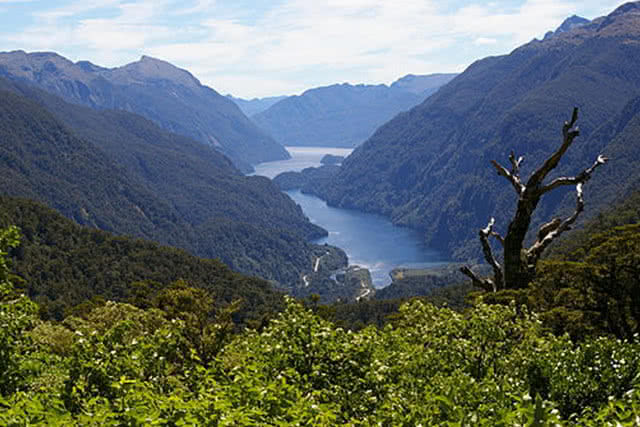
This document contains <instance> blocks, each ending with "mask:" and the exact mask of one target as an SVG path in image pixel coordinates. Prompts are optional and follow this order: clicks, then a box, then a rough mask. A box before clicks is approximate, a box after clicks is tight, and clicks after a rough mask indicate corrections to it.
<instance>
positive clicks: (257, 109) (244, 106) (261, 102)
mask: <svg viewBox="0 0 640 427" xmlns="http://www.w3.org/2000/svg"><path fill="white" fill-rule="evenodd" d="M227 98H229V99H230V100H232V101H233V102H235V103H236V105H237V106H238V107H239V108H240V109H241V110H242V112H243V113H244V114H246V115H247V116H248V117H251V116H253V115H254V114H258V113H261V112H263V111H264V110H266V109H267V108H269V107H271V106H272V105H273V104H275V103H276V102H279V101H282V100H283V99H285V98H287V96H284V95H283V96H267V97H265V98H253V99H242V98H236V97H234V96H233V95H227Z"/></svg>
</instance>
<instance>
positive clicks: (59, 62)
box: [0, 51, 289, 171]
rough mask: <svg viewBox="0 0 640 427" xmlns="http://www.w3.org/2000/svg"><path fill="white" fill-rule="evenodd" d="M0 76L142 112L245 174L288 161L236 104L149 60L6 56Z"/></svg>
mask: <svg viewBox="0 0 640 427" xmlns="http://www.w3.org/2000/svg"><path fill="white" fill-rule="evenodd" d="M0 76H3V77H6V78H9V79H12V80H17V81H22V82H28V83H30V84H33V85H35V86H37V87H39V88H41V89H44V90H46V91H48V92H51V93H53V94H56V95H58V96H60V97H62V98H63V99H65V100H66V101H68V102H71V103H75V104H80V105H85V106H88V107H91V108H95V109H100V110H105V109H117V110H126V111H130V112H134V113H138V114H140V115H142V116H144V117H146V118H148V119H149V120H152V121H153V122H154V123H156V124H157V125H159V126H160V127H162V128H164V129H166V130H168V131H171V132H174V133H177V134H179V135H183V136H187V137H190V138H193V139H195V140H196V141H200V142H202V143H205V144H207V145H211V146H213V147H215V148H217V149H219V150H220V151H221V152H223V153H224V154H225V155H227V156H228V157H229V158H231V159H232V161H233V162H234V164H235V165H236V166H237V167H238V168H240V169H241V170H243V171H251V170H252V167H251V165H253V164H257V163H260V162H265V161H271V160H282V159H287V158H288V157H289V154H288V153H287V151H286V150H285V149H284V148H283V147H282V146H280V145H279V144H278V143H276V142H275V141H274V140H273V139H272V138H271V137H270V136H269V135H267V134H266V133H265V132H263V131H261V130H260V129H258V128H257V127H256V126H255V125H254V124H253V122H251V121H250V120H249V119H248V118H247V117H246V116H245V115H244V114H243V113H242V112H241V111H240V109H239V108H238V107H237V106H236V105H235V104H234V103H233V102H232V101H231V100H229V99H227V98H226V97H224V96H222V95H220V94H218V93H217V92H216V91H215V90H213V89H211V88H209V87H207V86H204V85H202V84H201V83H200V82H199V81H198V80H197V79H196V78H195V77H194V76H193V75H192V74H191V73H189V72H188V71H186V70H182V69H180V68H177V67H175V66H173V65H171V64H169V63H168V62H165V61H161V60H159V59H155V58H151V57H149V56H143V57H142V58H141V59H140V60H139V61H137V62H133V63H131V64H128V65H125V66H122V67H117V68H104V67H100V66H97V65H94V64H92V63H90V62H88V61H79V62H76V63H74V62H72V61H70V60H68V59H66V58H64V57H62V56H60V55H58V54H56V53H50V52H35V53H25V52H23V51H14V52H3V53H0Z"/></svg>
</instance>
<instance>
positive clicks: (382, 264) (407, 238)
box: [255, 147, 443, 288]
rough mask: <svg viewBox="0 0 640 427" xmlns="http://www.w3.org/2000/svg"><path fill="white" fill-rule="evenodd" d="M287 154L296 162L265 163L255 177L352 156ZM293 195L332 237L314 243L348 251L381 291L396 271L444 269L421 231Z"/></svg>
mask: <svg viewBox="0 0 640 427" xmlns="http://www.w3.org/2000/svg"><path fill="white" fill-rule="evenodd" d="M286 148H287V150H288V151H289V153H290V154H291V157H292V158H291V159H289V160H281V161H276V162H267V163H261V164H259V165H257V166H256V167H255V169H256V172H255V174H256V175H262V176H267V177H269V178H273V177H275V176H276V175H278V174H279V173H282V172H286V171H300V170H302V169H304V168H307V167H312V166H319V165H320V159H321V158H322V156H324V155H325V154H333V155H341V156H346V155H348V154H349V153H350V152H351V150H350V149H343V148H328V147H286ZM287 194H288V195H289V196H290V197H291V198H292V199H293V200H294V201H295V202H296V203H298V204H299V205H300V206H301V207H302V210H303V211H304V213H305V214H306V215H307V216H308V217H309V219H310V220H311V222H313V223H315V224H318V225H319V226H321V227H323V228H324V229H326V230H327V231H329V236H328V237H326V238H323V239H320V240H317V241H315V242H314V243H319V244H324V243H328V244H330V245H334V246H338V247H340V248H342V249H344V251H345V252H346V253H347V255H348V256H349V263H350V264H352V265H360V266H362V267H366V268H368V269H369V271H371V277H372V279H373V284H374V285H375V286H376V287H378V288H379V287H384V286H386V285H388V284H389V283H390V282H391V278H390V276H389V273H390V272H391V270H392V269H393V268H395V267H409V268H427V267H434V266H437V265H440V264H442V261H443V260H442V259H441V257H440V256H439V254H438V253H437V252H436V251H434V250H431V249H429V248H427V247H425V246H424V244H422V242H421V239H420V236H419V233H418V232H417V231H415V230H411V229H408V228H405V227H399V226H396V225H393V224H392V223H391V221H389V220H388V219H386V218H384V217H382V216H379V215H373V214H369V213H363V212H360V211H356V210H352V209H341V208H334V207H330V206H328V205H327V203H326V202H325V201H323V200H321V199H319V198H317V197H315V196H311V195H308V194H302V193H301V192H300V191H299V190H293V191H288V192H287Z"/></svg>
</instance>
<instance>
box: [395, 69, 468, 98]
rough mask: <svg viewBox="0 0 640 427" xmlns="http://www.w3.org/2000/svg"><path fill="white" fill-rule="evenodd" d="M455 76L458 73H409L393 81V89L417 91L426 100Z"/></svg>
mask: <svg viewBox="0 0 640 427" xmlns="http://www.w3.org/2000/svg"><path fill="white" fill-rule="evenodd" d="M455 76H457V74H450V73H449V74H428V75H415V74H407V75H406V76H404V77H402V78H399V79H398V80H396V81H395V82H393V83H392V84H391V89H400V90H404V91H406V92H411V93H415V94H416V95H419V96H421V97H422V98H423V100H425V99H426V98H427V97H428V96H429V95H431V94H433V93H435V92H436V91H437V90H438V89H440V86H444V85H446V84H447V83H449V82H450V81H451V80H452V79H453V78H454V77H455Z"/></svg>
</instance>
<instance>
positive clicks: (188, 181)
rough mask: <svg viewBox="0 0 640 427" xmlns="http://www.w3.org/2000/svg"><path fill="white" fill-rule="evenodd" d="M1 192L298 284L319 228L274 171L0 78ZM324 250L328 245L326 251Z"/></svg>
mask: <svg viewBox="0 0 640 427" xmlns="http://www.w3.org/2000/svg"><path fill="white" fill-rule="evenodd" d="M0 95H1V96H0V142H1V143H0V194H5V195H10V196H16V197H26V198H30V199H34V200H38V201H41V202H44V203H46V204H48V205H49V206H50V207H53V208H55V209H56V210H58V211H59V212H61V213H62V214H64V215H65V216H67V217H68V218H71V219H73V220H75V221H76V222H78V223H80V224H83V225H88V226H92V227H96V228H99V229H102V230H105V231H111V232H115V233H117V234H126V235H131V236H135V237H143V238H147V239H150V240H155V241H157V242H160V243H163V244H168V245H172V246H177V247H180V248H184V249H187V250H189V251H190V252H191V253H193V254H196V255H199V256H202V257H206V258H219V259H221V260H222V261H224V262H225V263H226V264H227V265H229V266H230V267H232V268H233V269H235V270H236V271H241V272H245V273H248V274H252V275H258V276H261V277H264V278H267V279H270V280H272V281H275V282H277V283H278V285H279V286H280V287H281V288H283V289H286V290H290V291H293V290H295V289H296V286H298V285H301V284H302V283H301V277H302V274H303V272H305V271H310V270H312V264H313V260H314V253H315V252H314V251H316V246H315V245H311V244H309V243H307V241H308V240H309V239H311V238H314V237H320V236H323V235H325V234H326V231H324V230H322V229H321V228H319V227H317V226H315V225H313V224H311V223H310V222H309V220H308V219H307V218H306V217H305V215H304V214H303V213H302V210H301V209H300V207H299V206H297V205H296V204H295V203H294V202H293V201H292V200H291V199H290V198H289V197H288V196H287V195H285V194H283V193H281V192H280V191H279V190H278V189H277V188H276V186H275V185H273V184H272V183H271V181H270V180H268V179H267V178H263V177H246V176H243V175H242V174H241V173H240V172H238V170H237V169H236V168H235V167H233V165H232V164H231V162H230V161H229V160H228V159H227V158H226V157H225V156H223V155H222V154H221V153H219V152H218V151H216V150H214V149H213V148H212V147H210V146H208V145H204V144H201V143H199V142H197V141H194V140H192V139H190V138H187V137H183V136H179V135H175V134H172V133H170V132H167V131H165V130H163V129H160V128H159V127H158V126H156V125H155V124H154V123H153V122H151V121H149V120H147V119H145V118H143V117H141V116H138V115H136V114H132V113H129V112H125V111H116V110H104V111H98V110H94V109H91V108H88V107H84V106H80V105H76V104H70V103H67V102H66V101H64V100H62V99H60V98H59V97H57V96H55V95H52V94H49V93H47V92H45V91H42V90H40V89H37V88H35V87H33V86H31V85H28V84H25V83H21V82H17V81H9V80H6V79H2V78H0ZM322 252H323V253H324V252H325V250H324V249H323V250H322Z"/></svg>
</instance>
